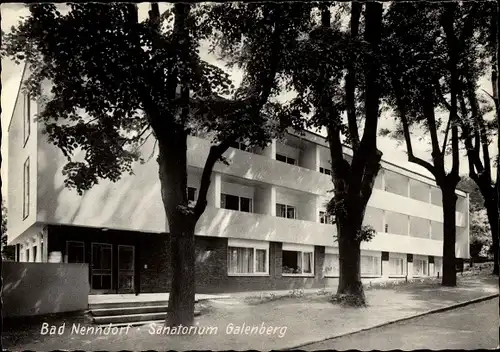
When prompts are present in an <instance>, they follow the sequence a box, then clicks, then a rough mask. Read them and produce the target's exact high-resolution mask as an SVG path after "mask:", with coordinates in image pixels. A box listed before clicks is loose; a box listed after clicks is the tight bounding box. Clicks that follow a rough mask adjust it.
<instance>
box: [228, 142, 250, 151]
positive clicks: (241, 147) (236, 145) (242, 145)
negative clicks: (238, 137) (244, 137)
mask: <svg viewBox="0 0 500 352" xmlns="http://www.w3.org/2000/svg"><path fill="white" fill-rule="evenodd" d="M231 147H233V148H234V149H239V150H243V151H248V145H246V144H245V143H244V142H234V143H233V144H231Z"/></svg>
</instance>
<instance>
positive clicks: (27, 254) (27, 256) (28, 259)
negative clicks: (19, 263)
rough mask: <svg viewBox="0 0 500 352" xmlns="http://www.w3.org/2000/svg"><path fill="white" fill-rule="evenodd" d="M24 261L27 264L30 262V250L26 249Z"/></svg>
mask: <svg viewBox="0 0 500 352" xmlns="http://www.w3.org/2000/svg"><path fill="white" fill-rule="evenodd" d="M26 261H27V262H29V261H30V249H29V248H26Z"/></svg>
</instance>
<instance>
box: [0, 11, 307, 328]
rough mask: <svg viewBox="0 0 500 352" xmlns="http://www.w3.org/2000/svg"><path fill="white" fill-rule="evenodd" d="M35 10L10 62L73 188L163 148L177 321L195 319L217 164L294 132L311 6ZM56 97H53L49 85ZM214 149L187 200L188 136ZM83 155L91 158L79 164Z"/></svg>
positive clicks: (11, 48) (10, 39) (14, 41)
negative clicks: (292, 68)
mask: <svg viewBox="0 0 500 352" xmlns="http://www.w3.org/2000/svg"><path fill="white" fill-rule="evenodd" d="M68 6H69V11H68V12H67V13H64V14H63V13H61V12H60V11H59V10H58V7H57V6H56V5H52V4H37V5H30V13H31V16H30V17H28V18H27V19H25V20H24V21H23V22H22V23H21V24H20V25H19V26H18V27H17V28H13V30H12V32H11V33H10V34H8V35H6V38H5V41H4V46H3V47H2V50H3V54H4V55H8V56H10V57H14V58H16V59H17V60H24V61H25V62H26V63H27V65H28V68H29V70H30V76H29V78H28V80H27V82H26V85H25V90H26V91H28V92H29V93H30V95H31V96H32V97H34V98H41V100H42V102H43V109H42V111H41V112H40V113H39V116H38V119H39V121H40V122H41V123H43V125H44V127H45V128H44V133H45V134H46V135H47V138H48V140H49V141H50V142H52V143H53V144H55V145H56V146H58V147H59V149H60V150H61V151H62V152H63V153H64V155H65V156H66V157H67V159H68V162H67V164H66V165H65V166H64V170H63V173H64V174H65V176H66V180H65V183H66V186H68V187H71V188H75V189H76V190H77V191H78V192H79V193H80V194H82V193H83V192H84V191H86V190H89V189H90V188H92V187H93V186H94V185H96V184H97V183H98V182H99V181H100V180H101V179H107V180H110V181H113V182H115V181H117V180H119V179H120V177H121V175H122V174H123V173H132V172H133V164H134V162H137V161H141V155H140V147H141V145H142V144H143V143H145V141H146V140H147V138H149V137H150V136H151V135H152V136H153V137H154V138H155V139H156V141H157V145H158V158H157V161H158V164H159V178H160V184H161V190H162V200H163V204H164V208H165V213H166V216H167V219H168V223H169V230H170V242H171V246H170V248H171V252H170V254H171V258H172V260H171V262H172V265H171V269H172V285H171V286H172V288H171V294H170V298H169V306H170V308H171V311H172V313H171V314H169V319H170V322H171V323H173V324H174V325H175V324H179V323H183V324H190V323H192V321H193V313H194V292H195V285H194V274H195V271H194V265H195V262H194V251H195V248H194V229H195V225H196V222H197V220H198V219H199V218H200V216H201V215H202V214H203V212H204V210H205V208H206V206H207V192H208V189H209V186H210V176H211V173H212V170H213V167H214V165H215V163H216V162H218V161H224V160H225V159H224V156H223V154H224V153H225V152H226V151H227V150H228V148H229V147H230V145H231V144H232V143H234V142H235V141H237V140H243V141H246V142H247V143H248V144H249V145H250V146H260V147H264V146H266V144H267V143H268V142H269V141H270V140H271V139H272V138H274V137H276V136H279V135H280V133H282V132H283V131H284V130H285V128H286V120H281V119H280V117H281V116H282V115H281V114H280V113H279V111H280V109H281V108H280V106H279V104H277V103H276V102H273V101H272V100H271V99H272V97H273V96H274V95H275V94H276V93H277V87H278V82H279V74H280V72H281V71H282V70H283V62H284V58H287V57H289V54H288V50H289V49H290V48H293V47H295V46H296V42H297V40H298V38H299V36H300V34H301V33H302V32H304V31H307V28H308V25H309V12H310V8H311V5H309V4H306V3H272V4H261V3H227V4H188V3H175V4H171V5H168V6H167V9H166V10H165V11H164V12H163V13H160V10H159V5H158V4H157V3H153V4H152V5H151V9H150V11H149V13H148V17H147V18H146V19H145V20H143V21H139V20H138V18H139V13H138V8H137V6H136V5H134V4H127V3H111V4H97V3H95V4H94V3H92V4H91V3H85V4H84V3H71V4H69V5H68ZM204 43H208V44H209V46H210V47H211V48H212V49H213V50H215V51H216V52H217V53H219V54H220V55H222V57H223V58H225V59H228V61H229V64H231V65H238V66H239V68H240V69H242V71H243V81H242V84H241V85H240V86H239V87H238V88H235V87H234V84H233V82H232V80H231V77H230V75H229V74H228V72H226V70H224V69H222V68H220V67H218V66H216V65H213V64H211V63H209V62H207V61H206V60H204V59H203V57H202V55H201V54H200V50H201V47H202V44H204ZM46 81H48V82H50V84H51V91H50V94H49V95H48V96H42V90H41V87H42V85H43V83H44V82H46ZM190 135H203V136H205V137H207V136H208V137H209V138H211V141H212V146H211V147H210V149H209V153H208V157H207V159H206V162H205V166H204V169H203V173H202V177H201V182H200V186H199V192H198V199H197V202H196V204H194V206H193V207H190V206H189V202H188V199H187V138H188V136H190ZM78 153H82V154H83V157H82V158H78V159H77V158H76V156H77V155H78Z"/></svg>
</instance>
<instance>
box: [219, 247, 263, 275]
mask: <svg viewBox="0 0 500 352" xmlns="http://www.w3.org/2000/svg"><path fill="white" fill-rule="evenodd" d="M267 252H268V251H267V249H263V248H254V247H234V246H229V247H228V251H227V268H228V274H233V275H234V274H254V273H255V274H267V273H268V269H267V268H268V263H267V262H268V256H267Z"/></svg>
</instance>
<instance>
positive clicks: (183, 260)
mask: <svg viewBox="0 0 500 352" xmlns="http://www.w3.org/2000/svg"><path fill="white" fill-rule="evenodd" d="M195 225H196V221H195V220H194V218H193V217H190V216H186V215H183V214H182V213H180V212H179V213H177V214H175V215H174V216H173V219H169V227H170V258H171V260H170V267H171V270H172V281H171V289H170V296H169V302H168V308H169V312H168V313H167V319H166V323H167V325H168V326H178V325H180V324H182V325H184V326H189V325H192V324H193V321H194V304H195V293H196V292H195V291H196V283H195V276H196V272H195V237H194V229H195Z"/></svg>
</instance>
